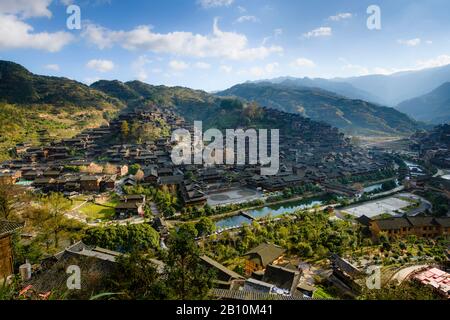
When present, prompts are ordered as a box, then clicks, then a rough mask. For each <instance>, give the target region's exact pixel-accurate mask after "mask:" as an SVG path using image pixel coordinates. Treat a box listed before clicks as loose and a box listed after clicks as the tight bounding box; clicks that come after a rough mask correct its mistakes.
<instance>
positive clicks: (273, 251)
mask: <svg viewBox="0 0 450 320" xmlns="http://www.w3.org/2000/svg"><path fill="white" fill-rule="evenodd" d="M285 251H286V250H284V249H283V248H281V247H279V246H276V245H274V244H269V243H262V244H260V245H259V246H257V247H256V248H254V249H253V250H250V251H249V252H247V253H246V254H245V255H244V256H250V255H252V254H256V255H258V256H260V257H261V262H262V264H263V265H264V266H267V265H268V264H270V263H272V262H273V261H275V260H276V259H278V258H279V257H281V256H282V255H283V254H284V252H285Z"/></svg>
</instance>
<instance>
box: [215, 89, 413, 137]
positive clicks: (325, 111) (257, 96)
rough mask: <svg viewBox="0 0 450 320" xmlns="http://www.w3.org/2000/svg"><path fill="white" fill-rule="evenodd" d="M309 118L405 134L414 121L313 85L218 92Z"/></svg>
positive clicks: (355, 130) (361, 130)
mask: <svg viewBox="0 0 450 320" xmlns="http://www.w3.org/2000/svg"><path fill="white" fill-rule="evenodd" d="M219 95H220V96H235V97H239V98H242V99H245V100H247V101H256V102H257V103H259V104H260V105H262V106H266V107H270V108H275V109H278V110H281V111H285V112H290V113H299V114H301V115H303V116H305V117H309V118H311V119H312V120H317V121H324V122H327V123H328V124H330V125H332V126H335V127H338V128H340V129H342V130H344V131H346V132H347V133H350V134H389V135H392V134H395V135H407V134H410V133H412V132H414V131H415V129H416V128H417V126H418V124H417V123H416V122H415V121H414V120H412V119H411V118H409V117H408V116H407V115H405V114H403V113H401V112H399V111H397V110H395V109H393V108H387V107H381V106H378V105H375V104H372V103H369V102H366V101H363V100H351V99H348V98H345V97H342V96H339V95H337V94H335V93H332V92H328V91H325V90H321V89H314V88H299V87H292V86H285V85H278V84H272V83H246V84H241V85H237V86H234V87H232V88H230V89H228V90H225V91H223V92H220V93H219Z"/></svg>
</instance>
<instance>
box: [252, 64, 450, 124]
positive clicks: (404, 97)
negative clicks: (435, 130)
mask: <svg viewBox="0 0 450 320" xmlns="http://www.w3.org/2000/svg"><path fill="white" fill-rule="evenodd" d="M264 82H266V83H272V84H277V85H284V86H286V87H292V88H318V89H323V90H326V91H331V92H334V93H336V94H338V95H341V96H344V97H346V98H349V99H357V100H364V101H367V102H371V103H373V104H378V105H380V106H390V107H394V108H396V109H397V110H399V111H401V112H403V113H406V114H408V115H409V116H411V117H412V118H414V119H415V120H418V121H424V122H427V123H430V124H439V123H442V122H448V121H449V120H450V119H449V118H448V112H447V110H448V109H450V103H449V101H448V100H447V99H446V97H447V96H448V93H446V88H447V89H448V86H446V87H443V88H440V89H439V90H438V91H437V92H433V93H432V94H431V92H432V91H434V90H437V88H438V87H441V86H442V85H443V84H445V83H447V82H450V65H447V66H443V67H436V68H431V69H423V70H418V71H408V72H399V73H394V74H391V75H368V76H361V77H351V78H334V79H322V78H315V79H311V78H292V77H280V78H275V79H269V80H264V81H256V82H253V83H258V84H260V83H264ZM429 94H430V95H429ZM422 95H425V97H423V98H422V97H421V96H422ZM438 96H439V97H438ZM431 97H433V98H431ZM416 98H418V99H417V100H416ZM430 99H431V100H432V101H430ZM411 100H414V101H411ZM430 103H431V104H433V105H430ZM436 103H438V104H439V106H436V105H435V104H436Z"/></svg>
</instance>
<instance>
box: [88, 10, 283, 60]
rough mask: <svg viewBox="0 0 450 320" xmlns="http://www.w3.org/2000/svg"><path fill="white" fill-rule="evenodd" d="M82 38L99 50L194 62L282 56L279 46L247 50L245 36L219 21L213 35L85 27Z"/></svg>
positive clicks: (216, 21) (214, 27) (139, 28)
mask: <svg viewBox="0 0 450 320" xmlns="http://www.w3.org/2000/svg"><path fill="white" fill-rule="evenodd" d="M83 36H84V37H85V38H86V39H87V40H88V41H89V42H91V43H93V44H95V45H97V46H98V47H99V48H100V49H104V48H109V47H112V46H114V45H115V44H118V45H121V46H122V47H123V48H125V49H127V50H146V51H152V52H156V53H169V54H175V55H182V56H189V57H195V58H205V57H216V58H217V57H218V58H227V59H232V60H244V59H247V60H254V59H264V58H266V57H268V56H269V55H271V54H274V53H281V52H283V48H282V47H279V46H270V47H268V46H260V47H249V45H248V39H247V37H246V36H245V35H242V34H239V33H234V32H224V31H222V30H220V29H219V26H218V19H215V20H214V26H213V34H212V35H207V36H205V35H201V34H193V33H191V32H184V31H177V32H171V33H167V34H160V33H155V32H153V31H152V29H151V28H150V27H149V26H138V27H136V28H134V29H132V30H131V31H112V30H109V29H106V28H103V27H101V26H97V25H93V24H90V25H87V27H86V28H85V30H84V32H83Z"/></svg>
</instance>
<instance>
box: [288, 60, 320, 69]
mask: <svg viewBox="0 0 450 320" xmlns="http://www.w3.org/2000/svg"><path fill="white" fill-rule="evenodd" d="M291 65H292V66H293V67H297V68H314V67H315V66H316V64H315V63H314V61H312V60H309V59H306V58H298V59H296V60H295V61H294V62H292V63H291Z"/></svg>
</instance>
